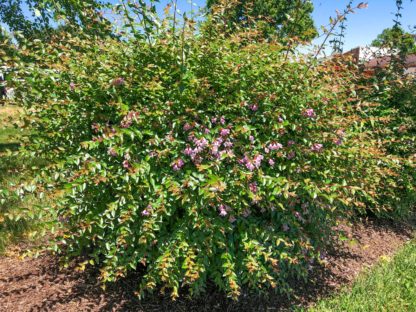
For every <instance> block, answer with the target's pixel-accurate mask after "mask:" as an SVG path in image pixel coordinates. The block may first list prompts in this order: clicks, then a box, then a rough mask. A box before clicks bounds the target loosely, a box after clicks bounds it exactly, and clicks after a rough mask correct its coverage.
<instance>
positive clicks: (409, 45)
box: [371, 26, 416, 54]
mask: <svg viewBox="0 0 416 312" xmlns="http://www.w3.org/2000/svg"><path fill="white" fill-rule="evenodd" d="M371 45H373V46H375V47H388V48H390V49H399V50H401V51H403V52H404V53H405V54H411V53H416V40H415V37H414V35H412V34H410V33H407V32H405V31H404V30H403V28H402V27H400V26H398V27H392V28H386V29H384V30H383V31H382V33H381V34H379V35H378V36H377V38H376V39H374V40H373V42H372V43H371Z"/></svg>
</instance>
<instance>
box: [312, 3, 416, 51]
mask: <svg viewBox="0 0 416 312" xmlns="http://www.w3.org/2000/svg"><path fill="white" fill-rule="evenodd" d="M358 2H360V1H356V3H358ZM366 2H368V8H367V9H363V10H359V11H357V12H356V14H352V15H349V16H348V24H347V26H348V28H347V33H346V38H345V48H344V50H345V51H346V50H349V49H351V48H354V47H356V46H359V45H367V44H370V43H371V41H372V40H373V39H374V38H375V37H377V35H378V34H379V33H381V31H382V30H383V29H384V28H387V27H391V26H392V25H393V19H394V14H395V12H396V5H395V1H394V0H367V1H366ZM403 2H404V7H405V10H404V11H403V17H402V20H401V23H402V26H403V27H404V28H405V29H408V28H409V27H413V26H415V25H416V1H415V0H414V1H413V2H411V1H410V0H404V1H403ZM313 3H314V5H315V11H314V14H313V17H314V20H315V23H316V25H317V26H319V25H326V24H328V18H329V16H331V15H334V12H335V9H339V10H340V11H341V10H342V9H343V8H345V6H346V4H347V3H348V1H346V0H314V1H313Z"/></svg>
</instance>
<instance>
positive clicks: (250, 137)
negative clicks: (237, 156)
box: [248, 135, 254, 143]
mask: <svg viewBox="0 0 416 312" xmlns="http://www.w3.org/2000/svg"><path fill="white" fill-rule="evenodd" d="M248 139H249V140H250V142H251V143H253V142H254V136H252V135H250V136H249V137H248Z"/></svg>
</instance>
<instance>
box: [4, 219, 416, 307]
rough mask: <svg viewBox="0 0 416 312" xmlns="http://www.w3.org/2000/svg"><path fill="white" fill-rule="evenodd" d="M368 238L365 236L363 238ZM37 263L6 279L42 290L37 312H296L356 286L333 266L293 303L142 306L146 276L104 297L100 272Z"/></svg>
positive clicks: (253, 298) (157, 302) (218, 297)
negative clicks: (73, 311) (72, 310)
mask: <svg viewBox="0 0 416 312" xmlns="http://www.w3.org/2000/svg"><path fill="white" fill-rule="evenodd" d="M368 227H371V230H373V231H381V232H382V233H383V232H386V233H387V232H388V233H391V234H390V235H392V236H394V235H393V234H392V233H396V232H397V233H400V236H401V237H402V239H403V240H405V237H407V236H411V233H412V230H413V228H412V227H410V226H401V225H400V226H398V225H397V224H394V223H389V222H379V223H375V224H374V225H373V224H371V225H366V226H365V228H366V229H367V228H368ZM364 231H365V230H364ZM382 233H381V234H380V235H381V236H383V234H382ZM360 235H361V234H360V233H358V234H357V235H355V236H356V238H357V239H360ZM365 235H366V234H365V232H364V234H363V236H365ZM370 252H372V251H371V250H369V251H368V253H370ZM329 253H330V254H331V255H330V257H331V258H332V260H331V262H333V263H331V266H332V267H333V266H336V265H337V264H340V263H344V262H354V261H355V262H363V261H365V259H364V258H366V255H363V254H357V253H355V252H351V251H350V250H348V249H347V248H344V247H341V246H338V247H335V248H334V249H333V250H330V251H329ZM36 261H39V263H40V264H39V266H40V267H38V268H36V270H35V271H36V273H33V274H32V275H30V278H28V277H26V276H27V271H25V272H22V274H20V275H19V274H13V275H10V278H8V279H4V282H5V283H7V284H9V283H12V284H13V287H12V288H13V291H15V292H18V293H24V292H25V289H27V288H28V287H32V288H36V289H38V287H39V284H40V285H41V287H42V293H44V296H45V297H44V298H37V299H39V300H38V302H37V303H33V302H32V303H31V300H25V302H26V303H27V304H28V305H29V306H27V307H25V308H27V309H28V310H36V311H39V310H40V311H49V310H55V309H56V310H59V309H62V308H65V307H66V306H68V305H74V304H76V305H77V306H78V307H79V309H80V310H88V309H91V310H93V311H146V312H151V311H169V312H172V311H198V312H202V311H292V310H294V309H296V308H301V307H306V306H308V305H309V304H311V303H314V302H317V301H318V300H319V298H324V297H327V296H328V295H330V294H333V292H334V291H335V290H336V289H338V288H339V286H340V285H347V284H348V283H349V282H350V279H349V278H347V274H348V273H347V274H345V272H344V274H339V273H337V272H336V270H335V271H334V270H333V268H331V266H315V267H314V268H313V270H312V271H311V275H310V278H309V280H308V281H306V282H305V281H292V282H291V286H292V287H293V289H294V292H293V294H292V296H291V298H287V297H286V296H281V295H276V294H274V293H270V294H269V295H268V296H264V295H263V296H259V295H254V294H250V293H244V292H243V293H242V295H241V298H240V300H239V301H238V302H233V301H232V300H230V299H228V298H226V297H225V296H224V295H223V294H222V293H220V292H219V291H218V290H216V288H215V287H213V286H212V285H209V286H208V287H207V291H206V293H205V294H204V295H202V296H201V297H199V298H196V299H193V300H191V299H187V298H186V297H184V298H182V297H181V298H180V299H178V300H177V301H171V299H170V298H169V296H168V295H153V296H150V295H149V297H148V298H145V299H144V300H141V301H140V300H138V298H137V297H136V295H135V291H137V289H138V285H139V282H140V278H141V276H142V275H141V273H140V272H137V273H135V274H131V275H130V276H129V277H128V278H126V279H123V280H120V281H119V282H117V283H115V284H111V285H108V288H107V290H105V291H103V290H102V289H101V288H100V285H99V281H98V277H99V271H98V270H97V269H89V270H87V271H86V272H82V273H80V272H77V271H76V270H75V267H76V264H73V266H71V267H69V268H67V269H64V270H62V271H60V270H59V265H58V260H57V258H55V257H52V256H44V257H43V258H42V259H40V260H36ZM35 275H36V276H35ZM45 281H47V282H46V283H45ZM15 284H17V285H15ZM19 287H20V288H19ZM13 296H14V294H13V293H10V294H4V297H5V298H6V299H7V297H9V298H11V299H10V300H13V299H12V298H13ZM26 299H27V298H26ZM16 304H18V302H16Z"/></svg>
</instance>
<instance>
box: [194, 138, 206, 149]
mask: <svg viewBox="0 0 416 312" xmlns="http://www.w3.org/2000/svg"><path fill="white" fill-rule="evenodd" d="M194 143H195V145H196V146H198V147H201V148H204V147H206V146H207V145H208V141H207V139H205V138H202V139H199V140H198V139H196V140H195V141H194Z"/></svg>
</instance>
